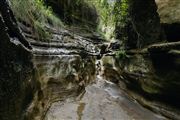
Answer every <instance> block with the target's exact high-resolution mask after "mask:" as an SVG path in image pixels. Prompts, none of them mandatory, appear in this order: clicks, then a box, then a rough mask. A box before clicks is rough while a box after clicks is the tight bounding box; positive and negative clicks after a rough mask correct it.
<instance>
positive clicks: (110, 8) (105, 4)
mask: <svg viewBox="0 0 180 120" xmlns="http://www.w3.org/2000/svg"><path fill="white" fill-rule="evenodd" d="M88 2H89V3H91V4H93V5H94V6H95V7H96V9H97V12H98V14H99V18H100V23H99V27H98V29H100V31H102V32H103V33H104V34H105V37H106V38H107V39H113V38H115V33H114V32H115V29H116V26H122V27H123V26H125V22H126V19H127V15H128V7H129V6H128V3H127V2H128V0H116V1H109V0H88Z"/></svg>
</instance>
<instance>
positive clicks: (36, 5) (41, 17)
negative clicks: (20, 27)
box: [11, 0, 63, 39]
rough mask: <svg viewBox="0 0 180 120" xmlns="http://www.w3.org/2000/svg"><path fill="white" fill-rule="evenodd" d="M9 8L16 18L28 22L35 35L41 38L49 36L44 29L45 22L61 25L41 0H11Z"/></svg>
mask: <svg viewBox="0 0 180 120" xmlns="http://www.w3.org/2000/svg"><path fill="white" fill-rule="evenodd" d="M11 8H12V10H13V12H14V14H15V16H16V18H17V19H18V20H20V21H24V22H26V23H28V24H30V25H31V27H32V28H33V30H34V33H35V35H37V37H39V38H41V39H42V38H47V37H50V36H51V35H50V33H49V32H47V31H46V29H45V26H46V25H47V24H49V25H52V26H54V27H60V26H62V25H63V24H62V22H61V21H60V19H58V18H57V17H56V16H55V15H54V14H53V12H52V10H51V8H50V7H47V6H45V5H44V2H43V0H11Z"/></svg>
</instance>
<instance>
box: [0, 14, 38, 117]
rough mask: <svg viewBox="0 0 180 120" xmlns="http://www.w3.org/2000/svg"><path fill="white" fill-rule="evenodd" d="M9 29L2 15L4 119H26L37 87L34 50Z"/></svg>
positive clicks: (0, 100) (0, 98) (0, 101)
mask: <svg viewBox="0 0 180 120" xmlns="http://www.w3.org/2000/svg"><path fill="white" fill-rule="evenodd" d="M7 29H8V27H7V26H6V25H5V24H4V21H3V19H2V17H1V15H0V33H1V34H0V38H1V40H0V62H1V65H0V119H1V120H22V119H23V116H24V113H25V111H26V109H27V107H28V105H29V104H30V102H31V100H32V98H33V92H34V90H35V80H34V79H33V77H32V75H33V71H34V67H33V63H32V61H31V59H32V54H31V52H29V51H28V50H27V49H25V48H24V47H22V45H21V43H20V42H19V41H18V38H15V39H12V38H10V37H9V35H8V32H7Z"/></svg>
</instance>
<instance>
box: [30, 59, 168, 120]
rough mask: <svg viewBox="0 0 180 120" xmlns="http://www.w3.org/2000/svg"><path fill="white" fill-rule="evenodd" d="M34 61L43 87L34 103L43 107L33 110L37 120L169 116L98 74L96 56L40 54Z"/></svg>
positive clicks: (151, 119) (123, 119) (136, 119)
mask: <svg viewBox="0 0 180 120" xmlns="http://www.w3.org/2000/svg"><path fill="white" fill-rule="evenodd" d="M34 61H35V63H36V66H37V68H38V73H39V75H38V76H39V78H38V79H39V81H40V88H41V90H40V93H41V94H40V93H39V94H37V98H38V99H37V100H35V102H34V104H33V105H34V108H36V109H37V108H39V110H38V111H39V113H36V114H35V113H32V116H35V117H33V119H35V120H40V119H44V120H159V119H160V120H161V119H165V118H164V117H162V116H161V115H157V114H155V113H153V112H151V111H150V110H147V109H145V108H143V107H142V106H141V105H140V104H138V103H137V102H136V101H135V100H134V99H132V98H131V97H129V96H128V95H127V94H126V93H125V92H123V91H122V90H121V89H120V88H119V87H118V86H117V85H116V84H114V83H111V82H109V81H106V80H105V79H104V78H102V77H101V75H96V74H95V73H97V72H96V69H95V59H94V58H87V59H81V57H80V56H55V57H36V58H35V60H34ZM39 96H41V97H39ZM40 98H41V99H40ZM36 112H37V111H36ZM34 114H35V115H34Z"/></svg>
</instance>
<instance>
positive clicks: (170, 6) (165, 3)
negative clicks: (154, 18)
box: [155, 0, 180, 24]
mask: <svg viewBox="0 0 180 120" xmlns="http://www.w3.org/2000/svg"><path fill="white" fill-rule="evenodd" d="M155 1H156V4H157V6H158V13H159V15H160V18H161V23H169V24H171V23H176V22H180V14H179V13H180V1H179V0H155Z"/></svg>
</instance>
